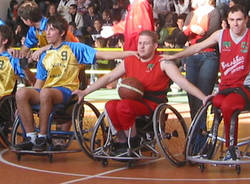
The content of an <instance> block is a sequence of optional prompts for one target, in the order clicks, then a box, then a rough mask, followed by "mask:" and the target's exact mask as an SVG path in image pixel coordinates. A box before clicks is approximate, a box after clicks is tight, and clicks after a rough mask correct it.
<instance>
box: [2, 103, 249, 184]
mask: <svg viewBox="0 0 250 184" xmlns="http://www.w3.org/2000/svg"><path fill="white" fill-rule="evenodd" d="M94 104H95V105H96V106H97V107H98V108H99V109H102V108H103V103H102V102H98V103H94ZM173 106H174V107H176V108H177V109H178V111H179V112H181V113H182V115H183V116H184V117H185V119H186V120H187V122H188V123H189V124H190V118H189V109H188V105H187V103H186V102H184V103H176V104H173ZM248 117H249V116H248ZM247 122H248V123H250V120H249V119H248V120H247ZM249 126H250V125H249ZM248 130H249V129H248ZM75 144H76V146H77V143H75ZM0 183H8V184H40V183H41V184H45V183H51V184H57V183H60V184H71V183H74V184H79V183H91V184H110V183H115V184H130V183H133V184H142V183H143V184H169V183H171V184H191V183H192V184H194V183H197V184H200V183H202V184H224V183H230V184H234V183H237V184H249V183H250V165H242V168H241V173H240V174H239V175H237V173H236V171H235V168H234V167H228V166H210V165H209V166H207V167H206V169H205V171H204V172H203V173H202V172H201V171H200V169H199V168H198V166H190V165H188V164H187V165H186V166H184V167H180V168H176V167H174V166H172V165H171V164H170V163H169V161H168V160H166V159H164V158H163V157H162V158H160V159H159V160H154V161H141V162H138V163H137V164H136V166H135V167H132V168H128V167H127V165H126V164H125V163H122V162H115V161H112V160H111V161H109V164H108V166H106V167H103V166H102V164H101V163H100V162H98V161H94V160H91V159H89V158H88V157H87V156H86V155H85V154H84V153H83V152H79V153H71V154H55V155H54V156H53V162H52V163H50V162H49V159H48V157H46V156H32V155H24V156H22V158H21V161H17V157H16V154H15V153H13V152H11V151H9V150H7V149H3V148H0Z"/></svg>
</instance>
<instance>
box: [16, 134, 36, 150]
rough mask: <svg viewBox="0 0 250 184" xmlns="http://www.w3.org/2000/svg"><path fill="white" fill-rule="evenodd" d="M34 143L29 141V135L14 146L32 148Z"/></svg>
mask: <svg viewBox="0 0 250 184" xmlns="http://www.w3.org/2000/svg"><path fill="white" fill-rule="evenodd" d="M33 146H34V144H33V143H32V142H31V137H26V138H24V141H23V142H22V143H20V144H17V145H15V146H14V148H15V149H16V150H19V151H20V150H32V148H33Z"/></svg>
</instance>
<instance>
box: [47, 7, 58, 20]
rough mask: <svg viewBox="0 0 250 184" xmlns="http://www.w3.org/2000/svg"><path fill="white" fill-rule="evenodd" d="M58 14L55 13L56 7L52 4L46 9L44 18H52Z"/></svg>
mask: <svg viewBox="0 0 250 184" xmlns="http://www.w3.org/2000/svg"><path fill="white" fill-rule="evenodd" d="M57 14H58V12H57V7H56V5H55V4H54V3H50V4H49V6H48V8H47V13H46V17H48V18H49V17H51V16H54V15H57Z"/></svg>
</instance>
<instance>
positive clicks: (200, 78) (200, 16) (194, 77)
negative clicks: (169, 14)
mask: <svg viewBox="0 0 250 184" xmlns="http://www.w3.org/2000/svg"><path fill="white" fill-rule="evenodd" d="M209 3H210V0H203V1H200V0H192V7H193V8H196V9H195V10H194V11H192V12H191V13H190V14H189V15H188V16H187V18H186V20H185V26H184V29H183V30H184V34H185V35H186V36H187V37H188V40H189V43H190V44H191V45H194V44H196V43H199V42H200V41H202V40H204V39H206V38H207V37H209V36H210V35H211V34H212V33H213V32H215V31H216V30H218V29H219V28H220V13H219V11H218V9H216V8H214V7H213V6H211V5H210V4H209ZM185 63H186V77H187V79H188V80H189V81H190V82H192V83H193V84H194V85H195V86H197V87H198V88H199V89H200V90H201V91H202V92H203V93H204V94H206V95H208V94H211V93H212V91H213V88H214V85H215V82H216V79H217V73H218V69H219V62H218V55H217V52H216V48H215V47H210V48H206V49H204V50H203V51H202V52H200V53H197V54H195V55H193V56H189V57H187V58H185ZM188 102H189V106H190V113H191V118H192V119H193V118H194V116H195V114H196V112H197V111H198V109H199V108H200V107H201V105H202V102H201V101H200V100H199V99H197V98H196V97H194V96H192V95H190V94H188Z"/></svg>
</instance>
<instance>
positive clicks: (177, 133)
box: [153, 104, 187, 166]
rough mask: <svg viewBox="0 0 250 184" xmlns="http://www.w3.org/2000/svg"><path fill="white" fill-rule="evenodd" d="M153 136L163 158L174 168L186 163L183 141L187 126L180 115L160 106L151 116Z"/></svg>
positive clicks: (167, 107) (170, 108)
mask: <svg viewBox="0 0 250 184" xmlns="http://www.w3.org/2000/svg"><path fill="white" fill-rule="evenodd" d="M153 126H154V134H155V138H156V140H157V143H158V146H159V148H160V150H161V152H162V153H163V154H164V156H165V158H167V159H168V160H170V162H171V163H172V164H173V165H174V166H183V165H184V164H185V162H186V157H185V141H186V135H187V126H186V123H185V121H184V119H183V118H182V116H181V114H180V113H179V112H178V111H177V110H176V109H175V108H173V107H172V106H171V105H168V104H160V105H158V106H157V108H156V109H155V112H154V115H153Z"/></svg>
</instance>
